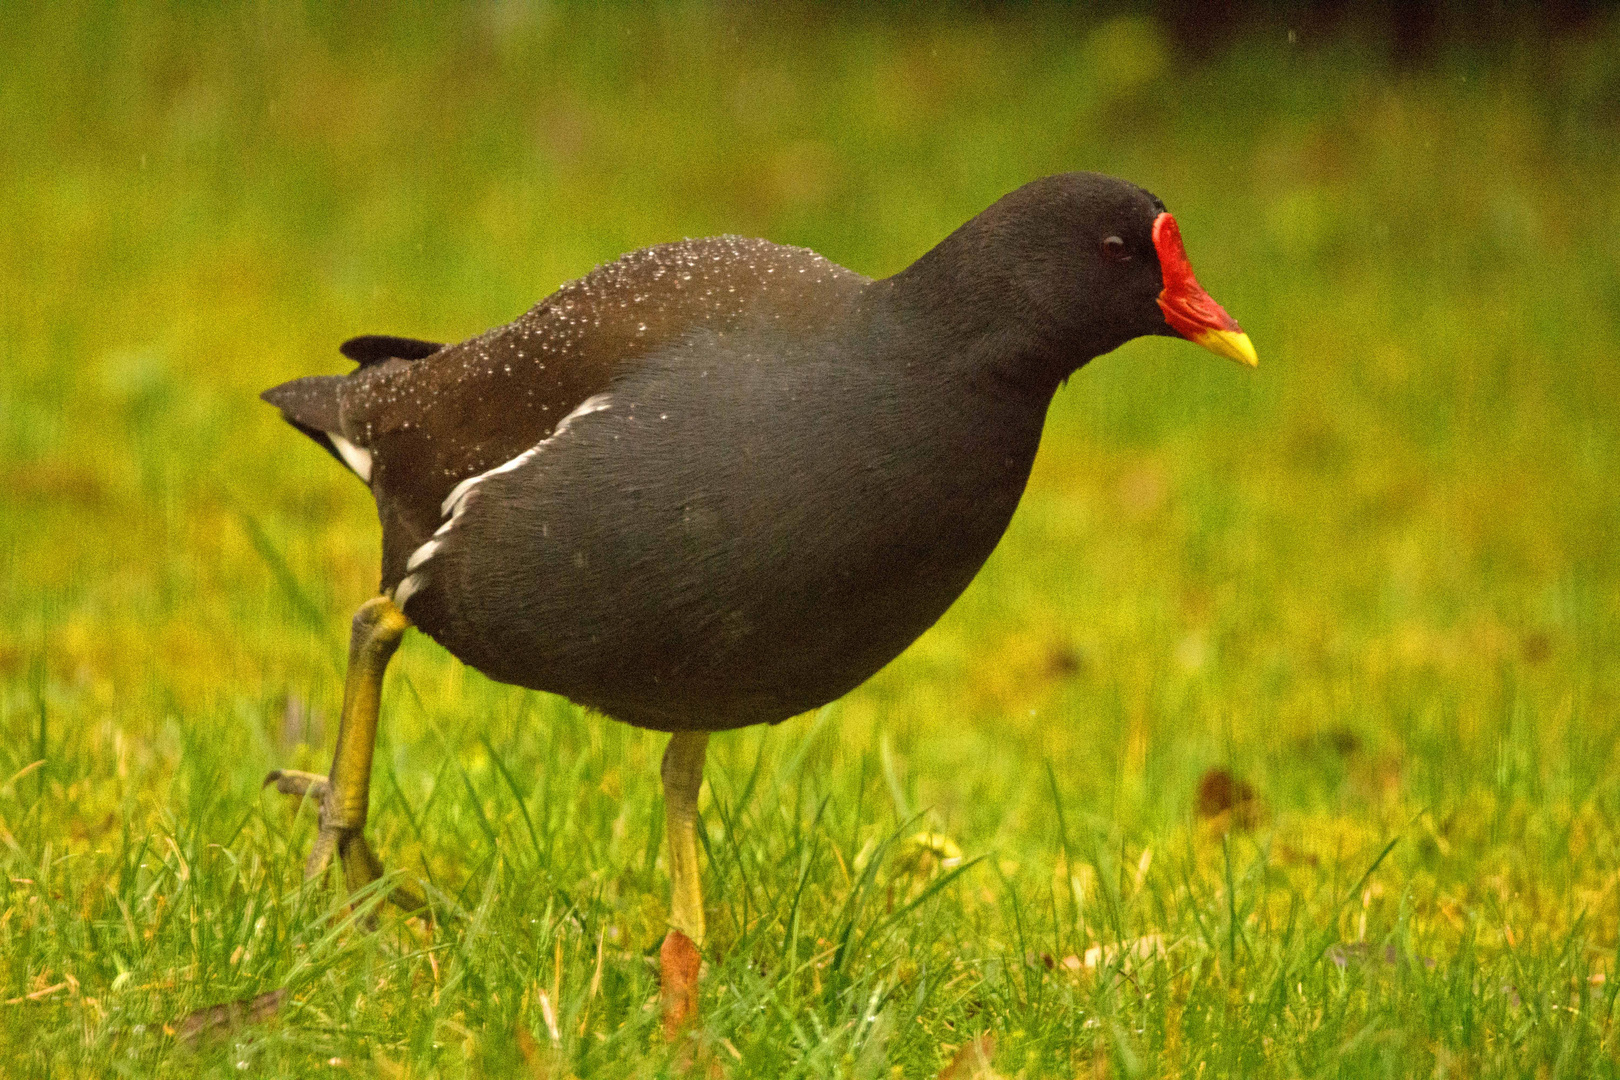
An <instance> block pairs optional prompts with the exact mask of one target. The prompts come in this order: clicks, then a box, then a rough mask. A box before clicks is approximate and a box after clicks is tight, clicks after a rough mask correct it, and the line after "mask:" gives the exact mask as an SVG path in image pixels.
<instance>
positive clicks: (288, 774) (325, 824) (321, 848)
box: [264, 769, 427, 911]
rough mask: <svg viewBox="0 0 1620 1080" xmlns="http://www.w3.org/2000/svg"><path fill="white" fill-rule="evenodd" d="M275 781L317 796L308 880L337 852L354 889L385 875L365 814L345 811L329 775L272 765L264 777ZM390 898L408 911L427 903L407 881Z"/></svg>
mask: <svg viewBox="0 0 1620 1080" xmlns="http://www.w3.org/2000/svg"><path fill="white" fill-rule="evenodd" d="M271 784H274V785H275V786H276V790H277V791H279V792H280V793H281V794H283V795H296V796H297V797H298V798H300V799H311V800H314V802H315V804H316V806H317V808H318V809H319V811H320V829H319V831H318V832H317V833H316V834H315V846H314V847H312V848H311V849H310V852H309V859H308V860H307V861H306V862H305V863H304V880H306V881H308V880H310V879H311V878H317V877H320V876H322V875H323V874H325V873H326V871H327V869H328V868H329V867H330V866H331V865H332V856H334V855H336V856H337V857H338V860H339V862H341V863H342V865H343V880H344V884H345V885H347V886H348V889H349V891H350V892H351V893H352V892H356V891H358V890H360V889H363V888H365V887H366V886H367V885H370V884H371V883H372V882H373V881H376V880H377V879H378V878H380V877H382V875H383V865H382V860H380V859H378V858H377V855H376V852H374V851H372V850H371V845H370V844H368V843H366V837H365V832H364V829H365V818H364V816H363V814H358V815H357V814H355V813H354V812H353V811H352V810H351V811H348V812H345V809H344V808H343V807H342V806H341V805H339V802H338V800H337V798H336V797H335V792H336V789H335V788H334V787H333V785H332V782H331V780H330V779H329V778H328V777H325V776H321V775H319V774H318V773H309V772H300V771H298V770H296V769H272V770H271V771H270V773H269V775H267V776H266V777H265V778H264V786H265V787H269V786H270V785H271ZM388 899H389V900H391V901H392V902H393V903H394V904H395V905H397V906H399V907H401V908H403V909H405V910H406V911H420V910H422V909H423V908H425V907H426V906H427V902H426V901H425V900H423V899H422V897H421V896H420V895H419V894H417V893H416V891H415V890H413V889H409V888H407V887H405V886H403V885H396V886H394V888H393V889H391V890H389V893H388Z"/></svg>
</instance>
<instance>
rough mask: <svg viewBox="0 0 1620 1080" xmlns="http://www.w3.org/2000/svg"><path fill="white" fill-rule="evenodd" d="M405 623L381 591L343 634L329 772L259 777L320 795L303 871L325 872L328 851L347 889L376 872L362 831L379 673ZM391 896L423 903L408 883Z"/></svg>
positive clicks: (290, 791) (406, 903)
mask: <svg viewBox="0 0 1620 1080" xmlns="http://www.w3.org/2000/svg"><path fill="white" fill-rule="evenodd" d="M410 625H411V621H410V619H408V618H406V617H405V613H404V612H402V611H400V610H399V608H397V607H395V606H394V602H393V601H392V600H390V599H389V598H388V597H386V596H376V597H373V598H372V599H370V600H367V601H366V602H365V603H364V604H362V605H361V606H360V610H359V611H357V612H355V615H354V625H353V629H352V630H351V632H350V634H349V672H348V677H347V679H346V680H345V681H344V684H343V715H342V716H341V718H340V719H339V721H338V737H337V750H336V751H335V752H334V753H333V755H332V771H331V773H329V774H328V775H326V776H317V775H315V774H314V773H306V772H294V771H292V770H283V769H276V770H273V771H272V772H271V773H270V775H268V776H266V777H265V778H264V782H265V783H266V784H267V785H268V784H275V785H276V790H277V791H280V792H281V793H282V794H285V795H298V796H307V797H309V798H313V799H316V800H318V802H319V806H320V832H319V834H318V835H317V836H316V838H315V846H314V848H313V849H312V850H311V851H310V853H309V861H308V862H307V863H305V864H304V876H305V877H306V878H312V877H316V876H317V875H319V874H322V873H325V871H326V868H327V867H328V866H329V865H331V862H332V856H333V855H336V856H337V857H338V858H339V859H340V860H341V861H342V863H343V876H344V879H345V882H346V883H347V885H348V887H349V890H350V891H351V892H352V891H354V890H355V889H359V888H362V887H363V886H365V885H368V884H370V883H371V882H373V881H375V880H377V878H379V877H381V876H382V872H383V868H382V863H381V862H380V861H378V859H377V856H376V854H375V853H374V852H373V851H372V850H371V846H370V845H369V844H367V843H366V838H365V836H364V833H363V830H364V829H365V825H366V810H367V807H368V804H369V801H370V790H371V756H372V752H373V750H375V749H376V746H377V718H378V709H379V705H380V703H381V701H382V682H383V673H384V672H385V671H387V670H388V661H389V660H390V659H392V658H393V655H394V650H395V649H397V648H398V647H399V639H400V638H401V637H402V636H403V635H404V633H405V630H406V628H407V627H409V626H410ZM391 899H393V900H394V901H395V902H396V903H398V904H400V905H401V906H403V907H409V908H417V907H421V906H422V902H421V900H420V898H418V897H416V896H415V895H414V894H412V893H411V892H410V891H409V890H408V889H399V888H396V889H395V890H394V891H393V893H392V894H391Z"/></svg>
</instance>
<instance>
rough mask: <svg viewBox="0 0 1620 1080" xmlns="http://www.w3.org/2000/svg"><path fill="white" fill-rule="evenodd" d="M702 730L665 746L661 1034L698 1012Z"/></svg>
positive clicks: (671, 1032) (705, 744)
mask: <svg viewBox="0 0 1620 1080" xmlns="http://www.w3.org/2000/svg"><path fill="white" fill-rule="evenodd" d="M708 747H709V733H708V732H707V731H677V732H675V734H673V735H671V736H670V739H669V746H667V747H666V748H665V749H664V766H663V770H662V771H663V779H664V826H665V829H666V830H667V834H668V837H669V876H670V904H669V933H668V934H667V935H666V936H665V938H664V945H663V948H662V949H660V950H659V976H660V983H661V994H660V997H661V998H662V1001H663V1006H664V1032H665V1034H667V1035H669V1036H672V1037H673V1036H674V1035H675V1034H676V1033H677V1032H678V1031H679V1030H680V1028H681V1026H682V1024H683V1023H684V1022H685V1021H686V1020H687V1019H688V1018H690V1017H692V1016H695V1015H696V1014H697V975H698V968H699V966H701V964H702V957H701V956H700V955H699V953H698V947H699V946H701V945H702V944H703V882H702V878H701V876H700V875H699V873H698V843H697V830H698V812H697V802H698V789H699V788H701V787H702V786H703V757H704V754H705V752H706V751H707V750H708Z"/></svg>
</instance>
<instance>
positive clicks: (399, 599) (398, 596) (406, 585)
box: [394, 574, 426, 608]
mask: <svg viewBox="0 0 1620 1080" xmlns="http://www.w3.org/2000/svg"><path fill="white" fill-rule="evenodd" d="M424 584H426V582H425V580H424V579H423V577H422V575H421V574H412V575H411V576H409V577H407V578H406V579H405V580H404V581H401V582H400V583H399V584H398V585H395V586H394V606H395V607H397V608H403V607H404V606H405V601H407V600H409V599H410V598H411V597H413V596H415V595H416V593H417V590H419V589H421V587H422V586H423V585H424Z"/></svg>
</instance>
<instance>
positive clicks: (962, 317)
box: [869, 222, 1078, 411]
mask: <svg viewBox="0 0 1620 1080" xmlns="http://www.w3.org/2000/svg"><path fill="white" fill-rule="evenodd" d="M974 224H975V222H968V224H967V225H964V226H963V227H962V228H960V229H958V230H956V232H954V233H952V234H951V235H950V236H948V237H946V238H945V239H944V240H942V241H940V243H939V244H938V245H937V246H935V247H934V248H933V249H932V250H931V251H929V252H927V253H926V254H925V255H923V256H922V257H921V258H920V259H918V260H917V261H916V262H914V263H912V264H911V265H910V266H908V267H906V269H904V270H902V271H900V273H898V274H895V275H894V276H893V277H890V278H885V279H883V280H881V281H875V282H873V283H872V286H871V288H870V290H869V291H870V295H871V297H872V299H873V302H874V307H875V308H877V309H878V310H880V311H882V312H885V313H887V314H890V315H892V316H893V318H894V320H895V323H896V325H898V326H902V327H906V328H907V332H908V333H909V334H910V335H912V336H914V337H917V338H919V339H920V340H919V341H918V343H917V344H918V345H919V346H921V347H922V348H925V349H926V352H927V354H928V355H930V356H932V357H934V358H936V360H938V361H940V362H943V363H946V364H948V365H950V368H951V370H950V371H948V372H941V373H940V374H941V375H948V376H950V377H954V378H959V379H971V380H975V381H977V380H988V381H991V382H995V383H1002V384H1005V385H1007V386H1008V387H1009V388H1016V389H1018V390H1019V391H1021V392H1022V393H1024V394H1028V395H1031V396H1032V397H1034V398H1037V399H1039V401H1040V403H1041V408H1042V409H1043V411H1044V408H1045V405H1046V403H1047V402H1048V401H1050V400H1051V396H1052V394H1054V393H1055V392H1056V391H1057V388H1058V385H1059V384H1060V383H1061V382H1062V381H1063V379H1065V378H1066V377H1068V375H1069V374H1070V373H1071V372H1073V370H1074V369H1075V367H1076V366H1078V365H1076V364H1074V363H1073V362H1069V361H1066V359H1065V358H1064V357H1063V356H1061V355H1058V353H1059V351H1060V350H1056V349H1054V348H1053V343H1052V342H1051V340H1050V339H1049V338H1048V337H1045V336H1043V334H1042V332H1041V331H1042V326H1041V319H1040V318H1039V317H1038V316H1037V314H1036V313H1035V312H1033V311H1030V310H1026V308H1027V305H1026V304H1024V302H1023V300H1022V296H1021V292H1020V290H1019V288H1018V286H1017V283H1016V280H1015V277H1014V274H1013V273H1012V271H1011V268H1008V267H1004V266H1002V265H1000V260H999V259H998V257H997V256H998V251H997V249H996V248H994V247H992V246H991V245H989V244H988V243H986V242H985V238H984V237H982V236H981V235H980V230H977V229H974V228H971V226H973V225H974Z"/></svg>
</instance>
